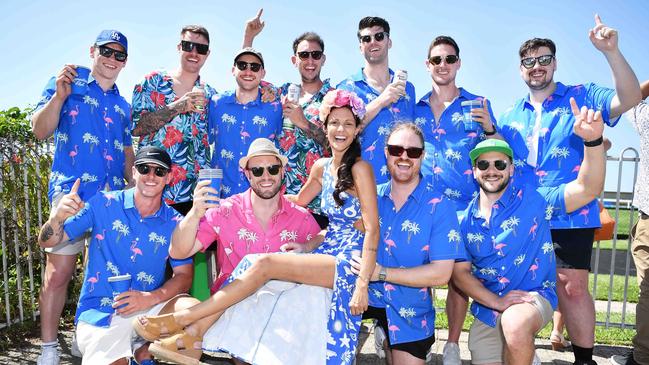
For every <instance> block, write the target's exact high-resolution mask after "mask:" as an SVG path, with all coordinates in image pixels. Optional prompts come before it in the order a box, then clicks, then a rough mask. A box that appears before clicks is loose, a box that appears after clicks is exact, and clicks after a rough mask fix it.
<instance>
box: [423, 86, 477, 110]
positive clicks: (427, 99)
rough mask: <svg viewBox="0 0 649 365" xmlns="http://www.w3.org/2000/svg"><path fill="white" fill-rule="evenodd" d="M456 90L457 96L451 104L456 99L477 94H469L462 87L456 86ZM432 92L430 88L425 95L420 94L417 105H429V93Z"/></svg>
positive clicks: (475, 96)
mask: <svg viewBox="0 0 649 365" xmlns="http://www.w3.org/2000/svg"><path fill="white" fill-rule="evenodd" d="M458 90H459V91H460V94H459V95H458V97H457V98H455V100H453V103H451V105H452V104H454V103H455V101H456V100H473V99H477V98H478V96H477V95H473V94H471V93H470V92H468V91H466V90H464V88H461V87H458ZM432 93H433V91H432V90H431V91H429V92H427V93H426V95H424V96H422V97H421V99H419V102H418V103H417V105H424V104H425V105H427V106H429V107H430V94H432Z"/></svg>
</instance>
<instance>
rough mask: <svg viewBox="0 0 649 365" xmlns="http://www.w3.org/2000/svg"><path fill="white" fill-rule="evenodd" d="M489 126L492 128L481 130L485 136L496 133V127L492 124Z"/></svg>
mask: <svg viewBox="0 0 649 365" xmlns="http://www.w3.org/2000/svg"><path fill="white" fill-rule="evenodd" d="M491 127H492V128H493V129H494V130H493V131H491V132H487V131H485V130H483V132H484V135H485V136H493V135H494V134H496V127H494V125H493V124H492V125H491Z"/></svg>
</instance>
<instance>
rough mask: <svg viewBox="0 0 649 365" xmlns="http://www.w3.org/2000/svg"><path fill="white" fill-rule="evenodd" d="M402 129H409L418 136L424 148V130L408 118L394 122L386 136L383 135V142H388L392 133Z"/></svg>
mask: <svg viewBox="0 0 649 365" xmlns="http://www.w3.org/2000/svg"><path fill="white" fill-rule="evenodd" d="M402 129H407V130H410V131H411V132H412V133H414V134H415V135H417V137H419V141H420V142H421V147H422V148H424V149H425V148H426V144H425V143H424V132H422V130H421V128H419V126H418V125H417V124H415V123H413V122H411V121H409V120H400V121H396V122H394V124H393V125H392V129H390V133H388V135H387V137H385V144H386V145H387V144H388V140H389V139H390V137H392V135H393V134H395V133H397V132H398V131H400V130H402Z"/></svg>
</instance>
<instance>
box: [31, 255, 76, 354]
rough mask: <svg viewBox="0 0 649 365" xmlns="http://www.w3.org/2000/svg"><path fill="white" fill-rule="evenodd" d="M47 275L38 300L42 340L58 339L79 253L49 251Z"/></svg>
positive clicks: (46, 267)
mask: <svg viewBox="0 0 649 365" xmlns="http://www.w3.org/2000/svg"><path fill="white" fill-rule="evenodd" d="M46 256H47V263H46V265H45V276H44V277H43V286H42V288H41V293H40V296H39V300H38V303H39V304H38V305H39V308H40V312H41V340H42V341H43V342H52V341H56V339H57V334H58V329H59V320H60V319H61V312H63V306H65V299H66V295H65V293H67V289H68V284H69V283H70V279H71V278H72V273H73V272H74V268H75V264H76V261H77V255H57V254H53V253H47V254H46Z"/></svg>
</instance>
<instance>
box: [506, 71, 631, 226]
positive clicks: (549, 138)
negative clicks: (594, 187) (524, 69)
mask: <svg viewBox="0 0 649 365" xmlns="http://www.w3.org/2000/svg"><path fill="white" fill-rule="evenodd" d="M613 96H615V90H613V89H609V88H605V87H600V86H597V85H595V84H592V83H588V84H585V85H575V86H566V85H564V84H562V83H560V82H557V87H556V90H555V91H554V92H553V93H552V95H550V96H549V97H548V98H547V99H546V100H545V101H544V102H543V104H542V106H541V110H539V111H538V112H537V111H536V110H535V109H534V106H533V105H532V104H531V103H530V99H529V95H528V96H526V97H525V98H523V99H520V100H518V101H516V103H514V105H513V106H512V107H510V108H509V109H507V110H506V111H505V113H503V115H502V116H501V117H500V119H499V120H498V126H497V129H498V132H499V133H500V134H501V135H502V136H503V137H504V138H505V140H506V141H507V143H509V145H510V146H511V148H512V150H513V151H514V166H515V174H514V182H515V183H516V184H517V185H518V186H523V185H525V184H538V185H540V186H558V185H560V184H563V183H568V182H570V181H572V180H574V179H576V178H577V174H578V173H579V167H580V166H581V163H582V161H583V159H584V143H583V142H584V141H583V140H582V139H581V137H579V136H577V135H576V134H575V133H574V132H573V125H574V123H575V117H574V116H573V115H572V109H571V107H570V98H571V97H573V98H575V101H576V102H577V105H578V106H579V107H582V106H584V105H585V106H587V107H588V108H590V109H595V110H600V111H601V112H602V118H603V119H604V122H605V123H606V124H608V125H609V126H611V127H613V126H615V124H617V122H618V120H619V118H615V119H613V120H611V119H610V112H611V100H612V99H613ZM537 117H538V119H537ZM534 150H536V151H537V153H536V154H534V153H533V152H531V151H534ZM599 226H600V221H599V208H598V206H597V202H596V200H593V201H592V202H590V203H589V204H587V205H585V206H583V207H582V208H581V209H577V210H576V211H574V212H573V213H571V214H566V215H557V216H554V217H553V219H552V221H551V228H552V229H562V228H563V229H565V228H593V227H599Z"/></svg>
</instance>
